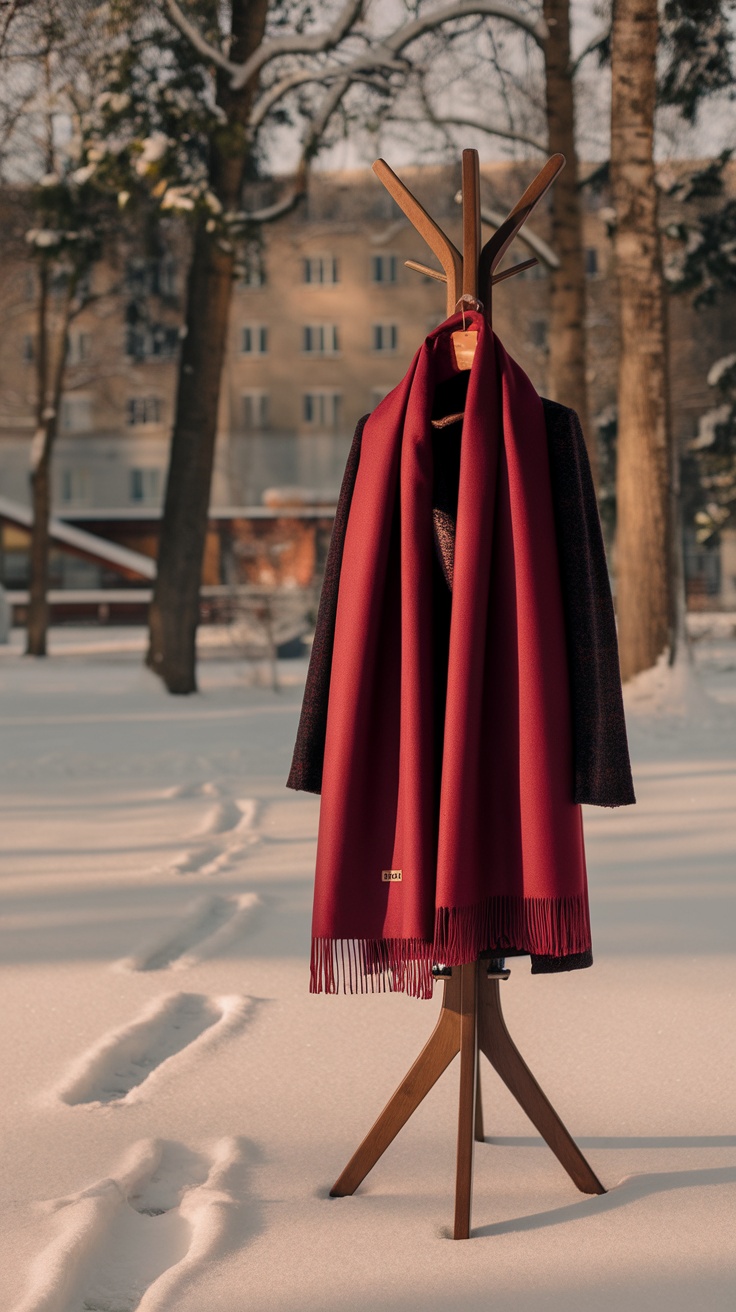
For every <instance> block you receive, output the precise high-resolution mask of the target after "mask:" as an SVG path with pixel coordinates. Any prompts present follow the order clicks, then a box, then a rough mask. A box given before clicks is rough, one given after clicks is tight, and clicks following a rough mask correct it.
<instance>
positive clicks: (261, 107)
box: [248, 60, 403, 133]
mask: <svg viewBox="0 0 736 1312" xmlns="http://www.w3.org/2000/svg"><path fill="white" fill-rule="evenodd" d="M401 67H402V68H403V65H401ZM371 71H373V72H374V73H375V69H371V68H370V67H369V68H367V69H363V67H362V61H361V60H356V62H355V63H354V64H350V65H345V64H330V65H327V66H325V67H322V68H302V69H299V71H298V72H296V73H290V74H289V75H288V77H283V78H281V80H280V81H278V82H274V84H273V86H270V87H268V88H267V89H266V91H264V93H263V95H262V96H261V98H260V100H258V101H256V104H255V106H254V107H253V111H252V113H251V116H250V119H249V121H248V128H249V130H250V132H251V133H253V132H256V131H257V130H258V128H259V127H260V126H261V124H262V123H263V121H264V119H265V118H266V116H267V115H268V114H269V113H270V111H271V110H272V109H273V107H274V105H276V104H278V102H279V100H283V98H284V96H286V95H288V93H289V92H290V91H293V90H294V89H295V88H296V87H300V86H305V85H306V84H307V83H308V82H331V81H333V80H334V79H335V78H338V79H340V78H345V77H347V76H348V75H349V76H350V79H351V80H352V81H358V80H360V81H370V78H369V77H368V76H367V75H368V74H369V73H370V72H371Z"/></svg>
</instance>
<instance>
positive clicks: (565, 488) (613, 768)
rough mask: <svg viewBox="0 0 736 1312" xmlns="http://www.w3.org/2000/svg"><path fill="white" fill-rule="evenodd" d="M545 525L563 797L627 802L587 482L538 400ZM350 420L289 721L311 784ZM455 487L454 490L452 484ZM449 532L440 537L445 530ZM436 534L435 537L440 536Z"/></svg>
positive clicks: (616, 677)
mask: <svg viewBox="0 0 736 1312" xmlns="http://www.w3.org/2000/svg"><path fill="white" fill-rule="evenodd" d="M543 405H544V417H545V425H546V430H547V445H548V452H549V463H550V476H551V486H552V495H553V508H554V518H555V532H556V537H557V547H558V556H559V568H560V582H561V588H562V599H563V610H564V619H565V630H566V640H567V650H568V668H569V679H570V703H571V715H572V739H573V761H574V778H573V779H571V781H570V784H571V793H572V800H574V801H575V802H576V803H591V804H593V805H597V806H625V805H628V804H629V803H632V802H634V801H635V797H634V790H633V784H632V778H631V767H630V763H629V752H628V745H627V739H626V726H625V721H624V712H623V699H622V694H621V679H620V673H619V664H618V645H617V639H616V625H615V618H614V611H613V602H612V598H611V591H610V584H609V578H608V570H607V566H606V559H605V552H604V547H603V539H602V535H601V529H600V521H599V518H598V508H597V502H596V497H595V490H594V487H593V481H592V477H591V473H590V466H589V463H588V457H587V453H586V449H585V442H584V439H583V435H582V432H581V428H580V424H579V421H578V417H577V415H576V414H575V412H574V411H573V410H570V409H568V408H567V407H566V406H562V405H558V404H556V403H555V402H552V401H547V400H544V401H543ZM366 418H367V416H366V417H364V418H363V419H362V420H361V421H360V422H359V424H358V427H357V429H356V432H355V436H354V438H353V443H352V446H351V449H350V454H349V456H348V461H347V466H346V469H345V475H344V478H343V483H342V488H341V492H340V497H339V501H338V505H337V512H336V515H335V522H334V528H333V533H332V540H331V543H330V549H329V553H328V558H327V564H326V569H325V577H324V583H323V588H322V595H321V599H320V606H319V612H318V617H317V626H316V632H315V637H314V644H313V647H312V655H311V660H310V665H309V672H308V675H307V682H306V688H305V694H304V702H303V706H302V712H301V718H300V722H299V729H298V733H297V739H296V744H295V748H294V755H293V761H292V766H291V771H290V774H289V778H288V781H287V786H288V787H290V788H295V789H303V790H305V791H308V792H314V793H319V792H321V788H322V766H323V759H324V750H325V736H326V728H327V706H328V700H329V692H330V673H331V665H332V651H333V642H334V631H335V619H336V613H337V600H338V589H339V582H340V569H341V562H342V555H343V546H344V541H345V532H346V528H347V522H348V515H349V512H350V503H351V499H352V494H353V488H354V485H355V479H356V475H357V470H358V465H359V462H360V452H361V438H362V433H363V427H364V424H365V422H366ZM449 484H450V486H449V488H448V486H442V485H440V486H438V487H436V489H435V502H434V504H435V506H436V510H435V529H436V532H435V539H436V545H437V548H438V554H439V556H440V563H441V565H442V572H443V574H444V576H445V578H447V573H448V560H447V554H448V551H449V553H450V560H449V569H450V572H451V568H452V563H451V555H452V541H451V539H452V530H453V528H454V521H453V513H454V508H455V506H456V504H457V502H456V498H455V502H454V505H453V492H452V486H451V484H452V477H451V475H450V477H449ZM455 492H456V489H455ZM448 535H449V538H450V541H449V543H448V541H447V538H448ZM443 539H444V541H443ZM591 961H592V957H591V955H590V953H589V952H586V953H579V954H575V955H571V956H570V955H569V956H562V957H551V956H550V957H547V956H544V957H542V956H532V970H533V972H535V973H541V972H550V971H559V970H569V969H573V968H577V967H581V966H587V965H590V964H591Z"/></svg>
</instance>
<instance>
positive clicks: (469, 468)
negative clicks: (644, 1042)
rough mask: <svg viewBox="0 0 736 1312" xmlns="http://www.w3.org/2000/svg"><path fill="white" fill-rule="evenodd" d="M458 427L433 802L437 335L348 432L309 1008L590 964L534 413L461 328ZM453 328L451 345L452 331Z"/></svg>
mask: <svg viewBox="0 0 736 1312" xmlns="http://www.w3.org/2000/svg"><path fill="white" fill-rule="evenodd" d="M465 320H466V326H473V327H476V328H477V330H478V345H477V349H476V353H475V358H474V361H473V366H472V370H471V373H470V378H469V382H468V394H467V401H466V404H465V417H464V420H463V427H462V445H461V455H460V484H459V494H458V508H457V526H456V535H455V557H454V579H453V592H452V615H451V622H450V639H449V658H448V669H447V696H446V704H445V718H444V735H443V737H441V741H442V761H441V785H439V786H438V784H437V779H438V777H439V771H438V770H437V768H436V763H435V759H434V754H435V750H436V748H435V744H436V742H437V726H436V725H435V723H434V719H435V715H436V714H437V706H436V701H437V699H436V697H435V695H434V691H433V678H434V677H435V675H434V668H433V651H432V643H433V616H432V607H433V570H434V569H436V568H437V567H436V565H435V563H434V545H433V527H432V508H433V507H432V490H433V488H432V464H433V462H432V436H431V426H430V416H431V412H432V402H433V396H434V390H435V387H436V385H437V384H438V383H440V382H442V381H443V380H445V379H447V378H449V377H450V376H451V375H452V374H453V373H454V372H456V369H457V367H456V364H455V359H454V352H453V349H452V345H451V338H450V334H451V332H452V331H453V330H456V329H457V328H459V327H461V326H462V325H461V322H460V316H455V317H454V318H452V319H450V320H448V321H447V323H445V324H442V325H441V326H440V327H439V328H438V329H436V331H435V332H433V333H432V334H430V336H429V337H428V338H427V340H426V341H425V343H424V345H423V346H422V347H421V349H420V350H419V351H418V352H417V354H416V356H415V358H414V360H413V361H412V364H411V366H410V368H409V370H408V373H407V374H406V376H405V378H404V379H403V380H402V382H401V383H400V384H399V385H398V387H396V388H395V389H394V391H393V392H391V393H390V394H389V395H388V396H387V397H386V399H385V400H384V401H383V402H382V403H381V404H380V405H379V406H378V408H377V409H376V410H375V411H374V412H373V414H372V415H371V416H370V418H369V419H368V421H367V423H366V426H365V429H364V432H363V439H362V445H361V455H360V465H359V468H358V474H357V478H356V482H355V490H354V493H353V499H352V503H351V507H350V517H349V520H348V526H347V532H346V537H345V548H344V555H343V561H342V568H341V573H340V587H339V598H338V608H337V620H336V628H335V644H334V653H333V659H332V670H331V677H330V700H329V710H328V717H327V739H326V746H325V758H324V772H323V779H322V806H321V813H320V826H319V841H318V848H317V871H316V884H315V896H314V919H313V928H312V933H313V942H312V972H311V989H312V991H313V992H320V991H322V990H325V991H327V992H335V991H336V990H337V989H338V988H340V987H343V988H349V989H350V991H351V992H352V991H355V990H360V991H362V990H364V989H365V988H368V989H374V988H377V987H378V988H382V987H383V988H385V987H386V986H388V987H389V988H391V989H394V990H402V989H403V990H405V991H406V992H408V993H412V994H414V995H415V996H419V997H428V996H430V995H431V992H432V975H431V966H432V963H433V962H436V961H438V962H444V963H446V964H450V965H456V964H460V963H463V962H469V961H473V960H475V959H476V958H477V957H478V955H479V954H480V953H481V952H483V951H488V950H491V951H494V950H495V953H496V954H497V955H503V954H504V952H514V951H516V952H530V953H536V954H548V955H554V956H563V955H567V954H569V953H577V952H584V951H586V950H587V949H589V947H590V927H589V919H588V902H587V888H586V873H585V854H584V849H583V835H582V823H581V812H580V807H579V806H577V805H575V804H574V803H573V801H572V796H573V766H572V746H571V723H570V703H569V691H568V686H569V685H568V671H567V657H566V649H565V633H564V623H563V611H562V598H561V592H560V581H559V570H558V562H557V547H556V541H555V529H554V522H553V514H552V499H551V491H550V477H549V464H548V457H547V441H546V430H545V423H544V414H543V408H542V403H541V400H540V398H539V397H538V396H537V393H536V392H535V391H534V388H533V387H532V385H531V383H530V382H529V379H528V378H527V377H526V375H525V374H524V373H523V371H522V370H521V369H520V368H519V366H518V365H517V364H516V363H515V362H514V361H513V360H512V359H511V358H510V357H509V356H508V355H507V353H506V351H505V350H504V348H503V346H502V345H501V343H500V342H499V341H498V339H497V338H496V337H495V336H494V334H493V333H492V331H491V329H490V328H489V327H488V325H487V323H486V322H485V320H484V318H483V317H482V315H480V314H475V313H473V314H467V313H466V315H465ZM468 320H470V321H472V323H471V325H468V323H467V321H468Z"/></svg>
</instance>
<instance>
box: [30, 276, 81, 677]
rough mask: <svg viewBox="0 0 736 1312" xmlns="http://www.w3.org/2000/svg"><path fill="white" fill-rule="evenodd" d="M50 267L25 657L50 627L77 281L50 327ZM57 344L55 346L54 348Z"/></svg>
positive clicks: (44, 295)
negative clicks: (57, 466)
mask: <svg viewBox="0 0 736 1312" xmlns="http://www.w3.org/2000/svg"><path fill="white" fill-rule="evenodd" d="M49 282H50V271H49V267H48V265H47V264H46V263H45V262H44V263H43V264H42V265H41V266H40V268H39V297H38V314H37V325H38V328H37V333H36V433H35V436H34V438H33V444H32V447H31V506H32V510H33V522H32V525H31V546H30V553H29V554H30V586H29V594H28V618H27V621H26V656H45V655H46V638H47V633H48V627H49V606H48V595H47V594H48V583H49V545H50V543H49V518H50V516H51V454H52V451H53V447H54V441H55V439H56V434H57V431H58V427H59V406H60V404H61V393H62V387H63V381H64V366H65V359H66V337H67V329H68V324H69V306H70V304H71V298H72V295H73V290H74V285H75V284H70V287H69V289H68V292H67V299H66V303H65V308H64V310H63V312H62V316H61V322H60V324H59V326H58V332H57V333H55V334H54V340H53V342H52V340H51V339H52V334H51V332H50V325H49V316H50V314H51V299H50V295H49ZM52 346H53V350H52Z"/></svg>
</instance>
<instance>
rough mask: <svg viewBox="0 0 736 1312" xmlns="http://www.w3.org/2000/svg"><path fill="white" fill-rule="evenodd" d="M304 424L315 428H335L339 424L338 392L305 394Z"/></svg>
mask: <svg viewBox="0 0 736 1312" xmlns="http://www.w3.org/2000/svg"><path fill="white" fill-rule="evenodd" d="M303 401H304V410H303V414H304V422H305V424H314V426H315V427H321V428H337V426H338V424H339V423H340V410H341V403H342V394H341V393H340V392H305V393H304V398H303Z"/></svg>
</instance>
